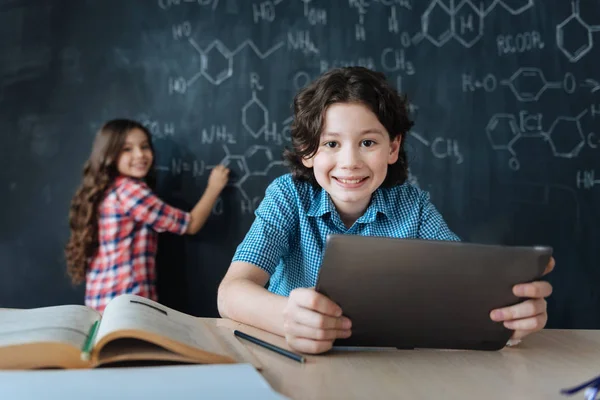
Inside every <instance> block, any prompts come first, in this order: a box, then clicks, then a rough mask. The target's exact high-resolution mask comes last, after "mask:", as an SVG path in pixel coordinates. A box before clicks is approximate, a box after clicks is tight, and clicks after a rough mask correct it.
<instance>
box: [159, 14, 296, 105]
mask: <svg viewBox="0 0 600 400" xmlns="http://www.w3.org/2000/svg"><path fill="white" fill-rule="evenodd" d="M191 36H192V25H191V23H190V22H188V21H186V22H183V23H181V24H179V25H175V26H174V27H173V37H174V38H175V39H181V38H187V40H188V42H189V43H190V45H191V46H192V47H193V48H194V49H195V50H196V52H198V54H200V71H198V72H197V73H196V74H194V76H192V77H191V78H189V79H186V78H184V77H181V76H180V77H176V78H170V79H169V94H172V93H180V94H184V93H185V92H186V91H187V89H188V88H189V87H190V86H191V85H193V84H194V82H196V81H197V80H198V79H200V77H203V78H205V79H206V80H207V81H208V82H210V83H212V84H213V85H215V86H218V85H220V84H221V83H223V82H224V81H226V80H227V79H229V78H231V76H232V75H233V57H235V55H236V54H238V53H239V52H240V51H242V50H243V49H244V48H245V47H246V46H247V47H250V49H252V51H253V52H254V53H255V54H256V55H257V56H258V58H260V59H261V60H264V59H266V58H267V57H269V56H270V55H271V54H273V53H274V52H275V51H277V50H279V49H280V48H281V47H283V45H284V43H283V41H280V42H278V43H277V44H275V45H274V46H273V47H271V48H270V49H269V50H267V51H266V52H262V51H260V50H259V49H258V47H257V46H256V44H255V43H254V42H253V41H252V40H250V39H248V40H244V41H243V42H242V43H241V44H240V45H239V46H238V47H236V48H235V49H234V50H229V49H228V48H227V46H225V45H224V44H223V42H221V41H220V40H218V39H217V40H214V41H212V42H211V43H210V44H209V45H208V46H206V48H204V49H203V48H201V47H200V45H198V43H197V42H196V41H195V40H194V38H193V37H191Z"/></svg>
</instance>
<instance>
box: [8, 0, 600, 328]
mask: <svg viewBox="0 0 600 400" xmlns="http://www.w3.org/2000/svg"><path fill="white" fill-rule="evenodd" d="M0 30H1V33H2V34H1V35H0V60H1V61H0V79H1V85H0V113H1V118H0V132H1V134H0V177H1V183H0V199H1V201H2V207H0V213H1V218H0V221H1V222H0V307H38V306H46V305H54V304H64V303H83V287H82V286H79V287H73V286H72V285H71V284H70V282H69V280H68V278H67V276H66V274H65V262H64V259H63V248H64V244H65V242H66V240H67V237H68V222H67V215H68V207H69V202H70V199H71V196H72V194H73V192H74V190H75V188H76V187H77V185H78V184H79V182H80V178H81V169H82V165H83V163H84V161H85V159H86V158H87V156H88V153H89V149H90V146H91V143H92V139H93V136H94V134H95V132H96V130H97V129H98V128H99V127H100V126H101V124H102V123H103V122H104V121H106V120H108V119H112V118H115V117H128V118H134V119H138V120H140V121H141V122H142V123H143V124H144V125H146V126H147V127H148V128H149V129H150V130H151V132H152V134H153V139H154V142H155V146H156V152H157V154H156V158H157V168H158V188H157V191H158V193H159V195H160V196H161V197H162V198H163V199H165V200H166V201H168V202H169V203H171V204H173V205H176V206H179V207H182V208H186V209H190V208H191V207H192V205H193V204H194V203H195V202H196V201H197V200H198V199H199V197H200V196H201V194H202V192H203V190H204V188H205V185H206V181H207V177H208V173H209V171H210V168H211V166H214V165H216V164H217V163H226V164H227V165H229V167H230V168H231V169H232V182H231V184H230V185H229V186H228V187H227V188H226V189H225V191H224V193H223V195H222V196H221V198H220V200H219V202H218V203H217V205H216V206H215V208H214V210H213V213H212V215H211V217H210V219H209V221H208V223H207V225H206V226H205V228H204V229H203V230H202V231H201V232H200V233H198V234H197V235H195V236H192V237H190V236H187V237H179V236H175V235H168V234H164V235H161V238H160V244H159V255H158V266H159V267H158V268H159V269H158V275H159V294H160V300H161V301H162V302H164V303H165V304H167V305H169V306H172V307H174V308H177V309H179V310H182V311H184V312H188V313H191V314H194V315H202V316H216V315H217V308H216V290H217V286H218V283H219V282H220V280H221V278H222V276H223V275H224V273H225V271H226V269H227V267H228V265H229V263H230V260H231V257H232V255H233V253H234V251H235V248H236V246H237V245H238V244H239V242H240V241H241V240H242V238H243V237H244V234H245V233H246V231H247V229H248V228H249V226H250V224H251V223H252V221H253V219H254V215H253V211H254V209H255V208H256V206H257V205H258V204H259V202H260V200H261V199H262V196H263V195H264V190H265V188H266V187H267V185H268V184H269V182H270V181H271V180H272V179H273V178H275V177H277V176H279V175H281V174H282V173H285V172H286V169H285V167H284V166H283V164H282V161H281V160H282V159H281V153H282V149H283V148H284V146H286V145H287V144H289V127H290V123H291V116H292V113H291V107H290V106H291V102H292V99H293V96H294V94H295V93H296V91H297V90H298V89H299V88H301V87H303V86H304V85H306V84H307V83H308V82H309V81H311V80H312V79H314V78H316V77H317V76H318V75H319V74H320V73H322V72H324V71H326V70H328V69H330V68H333V67H338V66H345V65H363V66H366V67H369V68H373V69H376V70H379V71H382V72H384V73H386V74H387V76H388V77H389V79H390V80H391V82H393V84H394V85H396V86H397V87H398V89H400V90H401V91H402V92H404V93H406V94H407V95H408V96H409V99H410V101H411V108H412V111H413V114H414V118H415V121H416V123H415V126H414V130H413V131H412V132H410V134H409V135H408V136H407V137H406V147H407V152H408V155H409V160H410V181H411V182H412V183H413V184H415V185H418V186H419V187H421V188H423V189H425V190H428V191H429V192H430V193H431V195H432V200H433V202H434V204H435V205H436V206H437V207H438V208H439V210H440V211H441V212H442V214H443V215H444V217H445V219H446V220H447V222H448V224H449V225H450V227H451V228H452V229H453V230H454V231H455V232H456V233H457V234H458V235H460V236H461V237H462V238H463V239H464V240H466V241H473V242H480V243H501V244H522V245H529V244H549V245H552V246H553V247H554V249H555V257H556V261H557V265H556V270H555V271H554V272H553V273H552V274H551V275H550V276H549V277H548V279H549V281H550V282H551V283H552V284H553V285H554V293H553V295H552V297H551V298H550V299H549V305H548V308H549V322H548V326H549V327H553V328H600V289H599V285H598V282H600V268H599V266H600V250H599V249H600V247H599V246H598V243H599V241H600V234H599V226H600V161H599V160H600V158H599V156H600V149H599V147H600V129H599V128H598V126H599V124H598V122H599V121H600V74H599V73H598V67H597V62H594V60H598V57H599V56H600V32H599V31H600V3H599V2H598V1H592V0H577V1H573V2H571V1H558V0H552V1H551V0H547V1H541V0H462V1H461V0H422V1H417V0H377V1H376V0H348V1H345V0H344V1H342V0H337V1H329V0H327V1H326V0H272V1H250V0H194V1H192V0H187V1H186V0H157V1H83V0H72V1H53V2H47V1H42V0H40V1H19V0H14V1H10V0H4V1H1V2H0Z"/></svg>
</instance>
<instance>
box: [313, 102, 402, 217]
mask: <svg viewBox="0 0 600 400" xmlns="http://www.w3.org/2000/svg"><path fill="white" fill-rule="evenodd" d="M400 140H401V137H400V136H398V137H397V138H396V139H395V140H394V141H391V140H390V135H389V134H388V132H387V130H386V129H385V127H384V126H383V125H382V124H381V122H379V119H377V116H376V115H375V114H374V113H373V112H372V111H371V110H370V109H369V108H367V107H366V106H364V105H362V104H359V103H334V104H332V105H330V106H329V107H328V108H327V112H326V113H325V115H324V121H323V130H322V132H321V138H320V142H319V148H318V150H317V153H316V154H315V155H314V156H313V157H311V158H308V159H304V160H302V163H303V164H304V166H306V167H307V168H312V169H313V173H314V175H315V179H316V180H317V182H318V183H319V185H320V186H321V187H322V188H323V189H325V190H326V191H327V192H328V193H329V195H330V196H331V199H332V201H333V203H334V204H335V206H336V208H337V210H338V212H339V213H340V216H341V217H342V220H343V221H344V223H346V225H351V224H352V223H354V222H355V221H356V220H357V219H358V218H359V217H360V216H361V215H362V214H363V213H364V212H365V210H366V209H367V206H368V205H369V202H370V201H371V195H372V194H373V192H374V191H375V190H376V189H377V188H378V187H379V186H381V184H382V183H383V181H384V180H385V177H386V175H387V170H388V165H389V164H393V163H395V162H396V161H397V160H398V150H399V148H400Z"/></svg>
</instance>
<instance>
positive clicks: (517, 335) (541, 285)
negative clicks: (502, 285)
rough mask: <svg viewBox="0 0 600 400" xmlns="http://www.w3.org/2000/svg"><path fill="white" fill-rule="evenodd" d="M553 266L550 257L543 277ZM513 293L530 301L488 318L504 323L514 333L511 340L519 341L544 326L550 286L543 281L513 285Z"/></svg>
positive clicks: (495, 313) (497, 312) (496, 311)
mask: <svg viewBox="0 0 600 400" xmlns="http://www.w3.org/2000/svg"><path fill="white" fill-rule="evenodd" d="M554 264H555V262H554V257H551V258H550V262H549V263H548V265H547V266H546V270H545V271H544V275H546V274H548V273H550V272H551V271H552V270H553V269H554ZM513 293H514V294H515V296H519V297H529V298H530V299H529V300H525V301H523V302H522V303H519V304H516V305H514V306H511V307H506V308H501V309H497V310H493V311H492V312H491V313H490V317H491V318H492V320H494V321H504V326H505V327H507V328H508V329H513V330H514V331H515V332H514V333H513V335H512V337H511V339H512V340H521V339H522V338H524V337H525V336H527V335H529V334H531V333H533V332H537V331H539V330H542V329H543V328H544V326H546V322H547V321H548V313H547V312H546V300H545V298H546V297H548V296H550V295H551V294H552V285H550V284H549V283H548V282H544V281H537V282H531V283H524V284H521V285H515V286H514V287H513Z"/></svg>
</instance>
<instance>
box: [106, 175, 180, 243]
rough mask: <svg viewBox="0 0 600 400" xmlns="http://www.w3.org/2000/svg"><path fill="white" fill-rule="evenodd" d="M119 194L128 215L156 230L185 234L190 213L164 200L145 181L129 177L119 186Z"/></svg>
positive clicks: (124, 210)
mask: <svg viewBox="0 0 600 400" xmlns="http://www.w3.org/2000/svg"><path fill="white" fill-rule="evenodd" d="M117 196H118V198H119V201H120V203H121V206H122V208H123V212H124V213H125V214H126V215H129V216H131V217H132V218H133V219H134V220H135V221H138V222H141V223H143V224H146V225H148V226H150V227H151V228H152V229H153V230H155V231H156V232H171V233H176V234H179V235H183V234H185V232H186V231H187V228H188V226H189V224H190V218H191V216H190V213H188V212H185V211H183V210H180V209H179V208H176V207H172V206H170V205H168V204H167V203H165V202H164V201H162V200H161V199H160V198H159V197H158V196H156V195H155V194H154V192H153V191H152V190H151V189H150V187H149V186H148V185H147V184H146V183H145V182H143V181H141V180H137V179H133V178H128V179H124V180H123V182H122V184H120V185H119V186H118V187H117Z"/></svg>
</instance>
